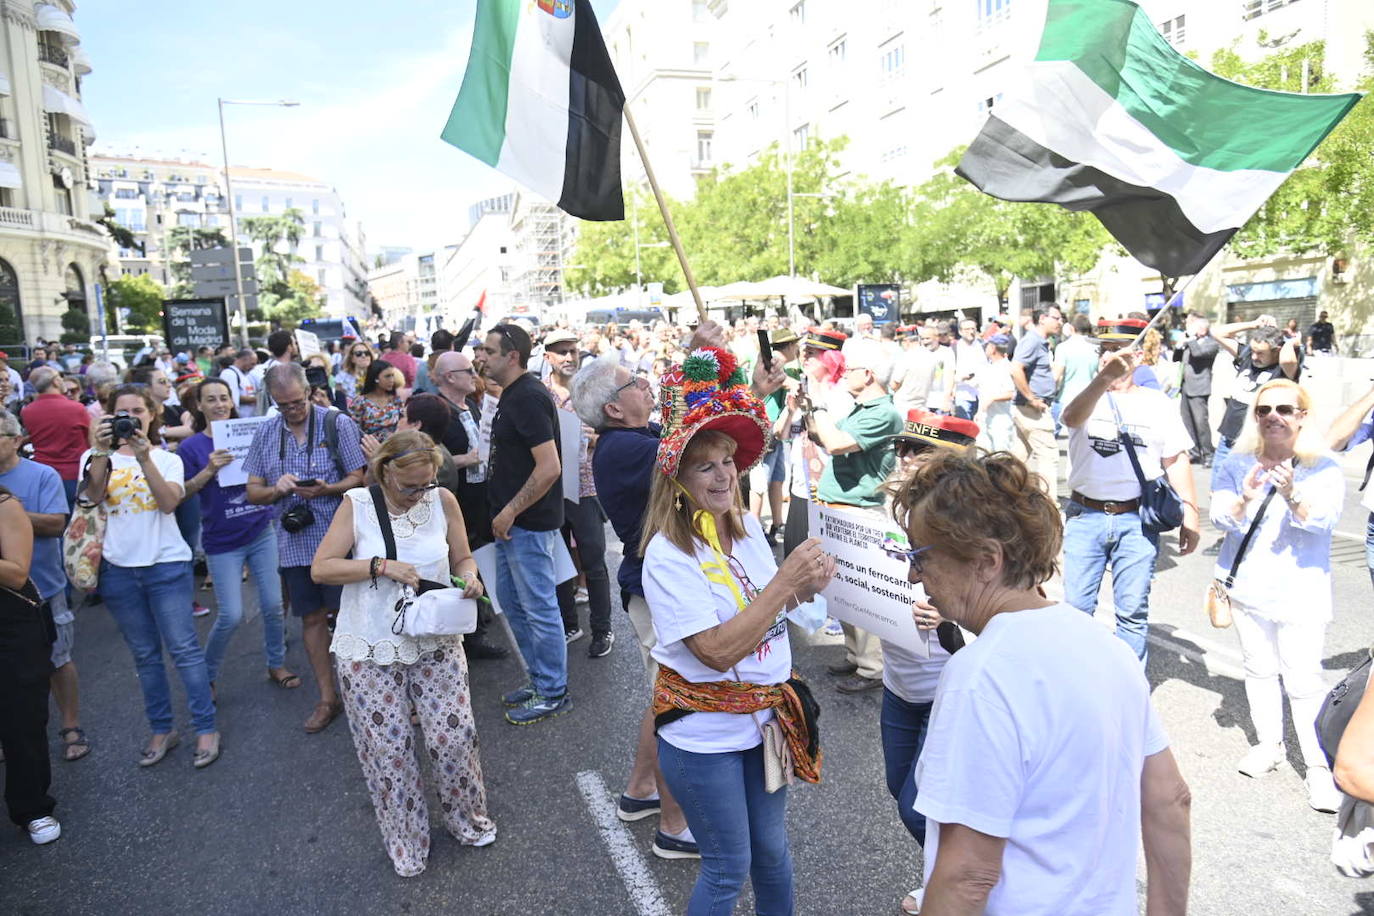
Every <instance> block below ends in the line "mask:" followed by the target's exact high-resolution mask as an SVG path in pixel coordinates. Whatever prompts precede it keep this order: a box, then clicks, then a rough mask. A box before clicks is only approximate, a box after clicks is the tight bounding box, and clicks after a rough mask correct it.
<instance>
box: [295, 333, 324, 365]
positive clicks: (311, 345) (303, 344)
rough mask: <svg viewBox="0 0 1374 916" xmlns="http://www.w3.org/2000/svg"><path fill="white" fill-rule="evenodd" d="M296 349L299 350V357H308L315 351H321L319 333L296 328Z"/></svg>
mask: <svg viewBox="0 0 1374 916" xmlns="http://www.w3.org/2000/svg"><path fill="white" fill-rule="evenodd" d="M296 349H297V350H300V351H301V359H303V360H304V359H309V358H310V357H312V356H314V355H315V354H316V353H320V352H322V351H321V349H320V335H318V334H316V333H315V332H314V331H305V330H302V329H301V328H296Z"/></svg>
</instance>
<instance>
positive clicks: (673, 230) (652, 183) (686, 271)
mask: <svg viewBox="0 0 1374 916" xmlns="http://www.w3.org/2000/svg"><path fill="white" fill-rule="evenodd" d="M624 110H625V124H626V125H627V126H628V127H629V128H630V136H631V137H633V138H634V141H635V149H637V150H639V161H640V162H642V163H644V175H645V177H646V178H648V179H649V187H650V188H652V189H653V192H654V200H656V201H658V212H659V213H662V214H663V225H665V226H666V227H668V241H670V242H672V243H673V251H674V252H675V253H676V254H677V262H678V263H679V264H681V265H682V275H683V276H684V277H686V278H687V288H688V289H690V290H691V291H692V301H693V302H695V303H696V304H697V315H699V316H700V317H701V320H702V321H703V322H704V321H707V320H708V319H707V317H706V305H705V303H703V302H702V301H701V290H699V289H697V278H696V276H695V275H694V274H693V273H692V265H691V264H688V263H687V252H686V251H684V250H683V248H682V239H681V238H679V237H678V234H677V226H675V225H673V214H672V213H670V212H668V201H667V200H665V199H664V197H663V192H662V191H661V190H659V187H658V179H657V178H655V177H654V167H653V166H652V165H650V164H649V157H648V156H647V155H646V154H645V152H644V141H643V140H641V139H640V138H639V128H637V127H635V119H634V115H632V114H630V106H628V105H626V106H625V109H624Z"/></svg>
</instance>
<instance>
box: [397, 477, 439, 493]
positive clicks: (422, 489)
mask: <svg viewBox="0 0 1374 916" xmlns="http://www.w3.org/2000/svg"><path fill="white" fill-rule="evenodd" d="M395 486H396V492H397V493H400V494H401V495H402V496H414V495H415V494H416V493H424V492H425V491H427V490H437V489H438V488H439V481H438V480H431V481H430V482H429V483H427V484H424V485H423V486H419V487H403V486H401V485H400V484H396V485H395Z"/></svg>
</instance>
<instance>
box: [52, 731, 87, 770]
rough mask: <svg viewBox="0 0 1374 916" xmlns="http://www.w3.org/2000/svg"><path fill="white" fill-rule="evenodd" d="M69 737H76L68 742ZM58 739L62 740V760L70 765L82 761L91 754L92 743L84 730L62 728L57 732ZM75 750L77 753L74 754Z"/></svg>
mask: <svg viewBox="0 0 1374 916" xmlns="http://www.w3.org/2000/svg"><path fill="white" fill-rule="evenodd" d="M68 735H75V736H76V737H75V738H73V739H71V740H68V739H67V736H68ZM57 737H59V738H61V739H62V759H63V760H65V761H67V762H68V763H72V762H74V761H77V760H80V759H81V758H82V757H85V756H86V755H87V754H89V753H90V752H91V742H90V740H89V739H87V737H86V732H85V730H84V729H81V728H79V727H77V728H61V729H58V731H57ZM74 750H75V751H76V752H77V753H75V754H73V753H72V751H74Z"/></svg>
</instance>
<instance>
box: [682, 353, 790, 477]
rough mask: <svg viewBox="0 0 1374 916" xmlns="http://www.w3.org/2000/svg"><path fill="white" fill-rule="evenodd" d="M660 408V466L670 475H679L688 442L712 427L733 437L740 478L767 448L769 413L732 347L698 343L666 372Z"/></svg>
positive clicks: (757, 461) (756, 462)
mask: <svg viewBox="0 0 1374 916" xmlns="http://www.w3.org/2000/svg"><path fill="white" fill-rule="evenodd" d="M658 406H659V414H660V422H661V423H662V424H663V435H662V438H661V439H660V440H659V443H658V469H659V470H660V471H662V472H663V473H664V474H665V475H666V476H668V477H674V476H676V475H677V469H678V463H679V462H680V461H681V460H682V453H683V452H685V451H686V450H687V443H688V442H690V441H692V437H693V436H695V435H696V434H697V433H699V432H701V431H702V430H706V429H714V430H717V431H718V432H722V433H724V434H725V435H727V436H729V437H730V438H731V439H734V440H735V443H736V446H737V447H736V449H735V467H736V469H738V471H739V473H740V475H741V476H743V475H744V474H746V473H747V472H748V471H749V469H750V468H752V467H753V466H754V465H756V464H758V463H759V459H760V458H762V457H763V453H764V451H765V450H766V449H767V447H768V435H769V424H768V414H767V412H765V411H764V409H763V402H762V401H760V400H759V399H758V398H756V397H755V396H754V394H753V392H751V391H750V390H749V386H748V385H747V384H746V382H745V377H744V370H743V369H741V368H740V367H739V361H738V360H737V359H735V355H734V354H733V353H731V352H730V351H729V350H722V349H720V348H719V347H700V348H698V349H696V350H693V351H692V352H691V353H690V354H688V356H687V358H686V359H684V360H683V361H682V365H680V366H674V367H673V368H671V369H669V370H668V371H667V372H665V373H664V374H663V377H662V379H661V380H660V387H659V397H658Z"/></svg>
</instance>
